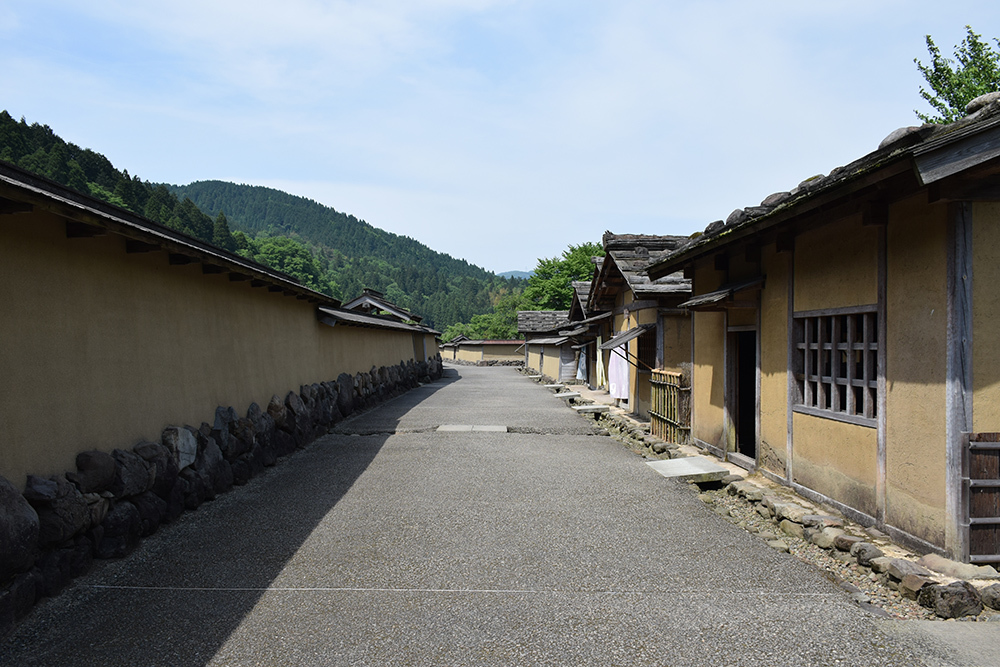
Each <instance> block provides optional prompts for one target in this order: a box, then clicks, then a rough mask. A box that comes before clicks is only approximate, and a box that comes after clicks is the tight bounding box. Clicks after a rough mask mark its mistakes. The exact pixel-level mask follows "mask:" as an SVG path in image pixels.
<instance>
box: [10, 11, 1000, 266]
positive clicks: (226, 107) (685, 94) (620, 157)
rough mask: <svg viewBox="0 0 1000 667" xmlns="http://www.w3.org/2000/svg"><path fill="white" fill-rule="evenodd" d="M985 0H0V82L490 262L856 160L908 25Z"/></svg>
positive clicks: (134, 162) (900, 120) (251, 178)
mask: <svg viewBox="0 0 1000 667" xmlns="http://www.w3.org/2000/svg"><path fill="white" fill-rule="evenodd" d="M998 18H1000V8H998V9H994V8H993V6H992V5H987V4H986V3H983V4H982V5H978V6H975V7H968V6H966V7H962V8H952V7H950V6H948V5H945V4H941V3H937V4H934V3H930V2H912V1H911V2H903V0H892V1H882V2H861V1H859V0H847V1H845V2H840V3H804V2H801V1H796V2H792V1H790V0H788V1H786V0H771V1H765V2H755V3H748V2H745V1H736V0H706V1H705V2H699V3H691V2H654V1H652V0H624V1H622V2H616V3H606V2H587V1H579V0H578V1H576V2H570V1H569V0H549V1H546V2H538V1H531V0H506V1H504V0H475V1H474V0H413V1H412V2H403V1H396V2H389V1H388V0H370V1H368V2H347V1H344V0H337V1H327V2H320V1H318V0H290V1H289V2H285V3H280V4H276V5H263V6H261V5H253V4H250V5H248V4H246V3H242V2H241V3H237V2H235V1H231V0H220V1H209V2H206V1H205V0H200V1H199V2H195V1H194V0H174V1H172V2H170V3H166V2H163V1H162V0H155V1H153V2H140V3H137V2H132V1H129V2H126V1H125V0H105V1H103V2H96V3H95V2H83V1H80V0H64V1H57V0H31V2H28V1H27V0H11V1H10V2H9V3H6V4H5V6H4V8H3V9H0V31H2V32H3V34H5V35H7V36H9V37H10V39H6V40H3V41H4V42H6V43H7V44H8V46H7V47H5V46H4V44H3V43H0V84H2V85H3V89H4V91H5V93H6V95H5V97H6V99H5V104H8V105H10V106H9V107H8V110H10V111H11V113H12V114H14V115H15V116H17V115H20V114H25V115H27V116H28V117H29V120H32V121H38V122H42V123H47V124H49V125H51V126H52V127H53V129H54V130H55V131H56V132H57V133H59V134H61V135H62V136H64V137H65V138H67V139H68V140H70V141H74V142H77V143H80V144H82V145H88V146H90V147H92V148H94V149H95V150H98V151H100V152H103V153H105V154H106V155H108V157H109V158H111V159H112V160H114V161H115V162H116V164H118V166H119V167H124V168H128V169H129V171H130V172H132V173H137V174H139V175H140V176H142V177H144V178H149V179H152V180H167V181H172V182H187V181H191V180H198V179H206V178H226V177H228V178H231V179H232V180H235V181H238V182H250V183H258V184H278V183H284V184H286V186H287V187H285V188H284V189H288V190H289V191H290V192H293V193H295V194H302V195H305V196H310V197H312V198H314V199H317V200H319V201H322V202H323V203H326V204H329V205H332V206H334V207H335V208H337V209H338V210H343V211H346V212H350V213H353V214H355V215H356V216H358V217H360V218H365V219H367V220H368V221H369V222H371V223H372V224H375V225H377V226H381V227H384V228H386V229H389V230H392V231H396V232H399V233H405V234H408V235H410V236H413V237H415V238H418V239H419V240H421V241H424V242H425V243H428V244H429V245H431V246H432V247H434V248H435V249H439V250H444V251H448V252H451V253H452V254H456V255H461V256H463V257H466V258H467V259H469V260H470V261H474V262H477V263H480V264H485V265H487V266H488V267H489V268H492V269H495V270H505V269H511V268H530V267H531V266H532V265H533V264H534V260H535V259H536V258H537V257H541V256H554V255H556V254H558V253H559V252H560V251H561V250H562V249H563V248H565V246H566V245H568V244H569V243H579V242H582V241H585V240H597V239H599V237H600V234H601V232H603V231H604V229H607V228H610V229H613V230H614V231H618V232H640V231H641V232H647V233H689V232H691V231H695V230H696V229H700V228H702V227H704V225H705V224H707V223H708V222H710V221H711V220H714V219H717V218H722V217H725V216H726V215H728V213H729V211H730V210H732V209H733V208H735V207H737V206H746V205H752V204H755V203H757V202H759V201H760V200H761V199H762V198H763V197H765V196H766V195H768V194H770V193H771V192H773V191H776V190H783V189H788V188H791V187H794V185H796V184H797V183H798V182H799V181H801V180H802V179H803V178H805V177H807V176H811V175H813V174H815V173H818V172H821V171H822V172H828V171H829V170H830V169H832V168H833V167H835V166H838V165H840V164H843V163H846V162H848V161H850V160H852V159H854V158H857V157H860V156H861V155H862V154H864V153H866V152H868V151H870V150H872V149H874V148H875V146H876V145H877V144H878V142H879V140H881V138H882V137H884V136H885V135H886V134H888V133H889V132H890V131H891V130H893V129H895V128H896V127H898V126H900V125H906V124H912V123H914V122H916V119H915V117H914V116H913V113H912V109H913V108H916V107H918V106H920V100H919V98H918V96H917V92H916V91H917V86H918V85H919V83H920V80H919V75H917V73H916V70H915V68H914V66H913V63H912V59H913V57H915V56H916V57H920V56H922V55H925V53H926V51H925V50H924V46H923V36H924V34H926V33H928V32H929V33H932V34H934V35H935V36H936V38H938V35H940V37H939V38H938V39H937V41H938V44H939V45H941V46H942V48H943V49H945V50H949V49H950V46H951V45H952V44H954V43H956V42H958V41H959V40H960V39H961V38H962V36H963V32H964V31H963V28H962V26H964V24H965V23H972V24H973V25H974V26H975V27H977V28H978V29H979V30H980V31H981V32H984V33H985V34H990V33H989V32H988V31H989V29H990V26H995V25H997V24H998V22H997V19H998ZM62 21H66V22H67V23H65V24H63V23H62ZM42 29H44V30H45V31H46V33H47V34H48V35H49V36H50V38H49V39H47V40H38V39H37V38H35V34H37V32H38V31H40V30H42ZM15 48H16V50H12V49H15ZM487 227H495V228H498V229H502V230H504V233H503V234H500V235H497V234H491V235H489V236H488V237H487V236H486V235H478V234H477V233H476V232H477V231H478V230H480V229H485V228H487ZM457 229H462V230H463V233H461V234H458V233H456V230H457ZM487 238H488V239H489V241H486V240H485V239H487ZM497 238H500V240H495V239H497Z"/></svg>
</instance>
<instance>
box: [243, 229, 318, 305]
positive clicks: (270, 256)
mask: <svg viewBox="0 0 1000 667" xmlns="http://www.w3.org/2000/svg"><path fill="white" fill-rule="evenodd" d="M258 241H259V244H260V246H259V251H258V253H257V254H256V255H254V258H253V259H254V261H256V262H259V263H261V264H263V265H265V266H270V267H271V268H272V269H275V270H277V271H281V272H282V273H286V274H288V275H289V276H291V277H293V278H295V279H296V280H297V281H299V283H301V284H302V285H305V286H306V287H308V288H310V289H314V290H316V291H317V292H323V293H324V294H329V295H331V296H332V291H333V290H332V286H331V285H330V284H329V283H328V282H325V281H324V276H323V267H322V266H320V264H319V262H318V261H316V258H315V257H314V256H313V254H312V253H311V252H309V248H307V247H306V246H304V245H302V244H301V243H299V242H298V241H296V240H295V239H292V238H289V237H287V236H269V237H264V238H261V239H258Z"/></svg>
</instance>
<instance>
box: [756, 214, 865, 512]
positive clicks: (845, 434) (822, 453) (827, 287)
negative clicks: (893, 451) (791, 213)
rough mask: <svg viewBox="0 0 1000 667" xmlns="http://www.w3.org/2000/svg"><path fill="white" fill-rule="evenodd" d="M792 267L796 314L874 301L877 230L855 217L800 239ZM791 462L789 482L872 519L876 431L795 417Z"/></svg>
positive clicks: (797, 241)
mask: <svg viewBox="0 0 1000 667" xmlns="http://www.w3.org/2000/svg"><path fill="white" fill-rule="evenodd" d="M794 263H795V280H794V283H795V284H794V309H795V311H796V312H800V311H810V310H823V309H829V308H847V307H855V306H868V305H871V304H874V303H876V302H877V301H878V230H877V228H876V227H873V226H863V225H862V224H861V216H860V215H855V216H851V217H848V218H845V219H843V220H841V221H839V222H834V223H831V224H828V225H825V226H823V227H821V228H819V229H815V230H810V231H806V232H803V233H801V234H799V235H798V236H797V237H796V240H795V258H794ZM768 281H769V285H770V277H769V278H768ZM786 318H787V314H786ZM786 329H787V325H786ZM785 354H787V348H786V352H785ZM786 363H787V362H786ZM786 386H787V385H786ZM792 459H793V460H792V467H793V472H792V475H793V479H794V481H796V482H798V483H799V484H803V485H805V486H808V487H809V488H811V489H813V490H815V491H818V492H819V493H822V494H824V495H826V496H829V497H831V498H833V499H834V500H838V501H840V502H842V503H845V504H847V505H849V506H851V507H854V508H856V509H858V510H860V511H862V512H865V513H870V514H872V515H874V512H875V509H876V502H875V481H876V469H877V463H878V431H877V429H876V428H874V427H869V426H858V425H854V424H847V423H843V422H839V421H836V420H834V419H827V418H824V417H816V416H812V415H805V414H795V415H794V418H793V446H792Z"/></svg>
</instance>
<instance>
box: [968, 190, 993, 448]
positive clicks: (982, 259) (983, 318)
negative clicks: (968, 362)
mask: <svg viewBox="0 0 1000 667" xmlns="http://www.w3.org/2000/svg"><path fill="white" fill-rule="evenodd" d="M998 248H1000V204H987V203H983V204H974V205H973V208H972V304H973V310H972V312H973V317H972V388H973V400H972V423H973V428H972V430H973V431H975V432H977V433H984V432H988V433H994V432H998V431H1000V335H998V331H1000V288H998V286H1000V263H998V262H997V261H996V255H997V249H998Z"/></svg>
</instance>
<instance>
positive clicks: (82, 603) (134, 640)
mask: <svg viewBox="0 0 1000 667" xmlns="http://www.w3.org/2000/svg"><path fill="white" fill-rule="evenodd" d="M459 379H460V376H459V374H458V373H457V372H456V371H455V370H453V369H446V370H445V372H444V377H442V378H441V379H440V380H438V381H436V382H434V383H431V384H429V385H424V386H422V387H419V388H417V389H414V390H411V391H410V392H407V393H406V394H403V395H402V396H399V397H397V398H395V399H393V400H391V401H389V402H387V403H385V404H383V405H381V406H378V407H376V408H374V409H372V410H369V411H368V412H365V413H361V414H358V415H355V416H352V417H351V418H349V419H348V420H345V421H344V422H341V423H340V424H338V425H337V428H336V429H335V430H334V432H333V433H332V434H331V435H326V436H323V437H321V438H319V439H317V440H316V441H314V442H313V443H311V444H310V445H308V446H307V447H306V448H305V449H303V450H300V451H297V452H295V453H294V454H292V455H290V456H289V457H287V458H285V459H282V460H281V461H280V462H279V463H278V465H277V466H275V467H274V468H270V469H268V470H267V471H266V472H265V473H264V474H262V475H260V476H259V477H256V478H254V479H253V480H251V481H250V483H248V484H247V485H246V486H244V487H240V488H236V489H234V490H233V491H231V492H229V493H227V494H225V495H223V496H220V497H219V498H217V499H216V500H215V501H213V502H210V503H207V504H205V505H203V506H202V507H201V508H199V509H198V510H197V511H195V512H191V513H188V514H185V515H184V516H182V517H181V518H180V519H179V520H178V521H177V522H175V523H174V524H172V525H169V526H164V527H163V528H162V529H161V530H160V531H159V532H158V533H157V534H156V535H153V536H152V537H150V538H148V539H147V540H145V541H144V542H143V543H142V544H141V545H140V546H139V547H138V548H137V549H136V551H134V552H133V553H132V554H130V555H129V556H127V557H126V558H124V559H121V560H117V561H104V562H101V563H99V564H98V565H97V567H95V569H94V570H93V571H92V572H90V573H89V574H87V575H85V576H84V577H81V578H80V579H78V580H77V581H76V582H75V583H74V584H73V585H71V586H70V587H69V588H67V589H66V590H65V591H64V592H63V593H62V594H61V595H60V596H58V597H56V598H52V599H48V600H45V601H43V602H42V603H41V604H39V605H38V606H37V607H36V608H35V609H34V610H33V611H32V613H31V614H29V616H28V617H27V618H26V619H25V620H24V621H23V622H22V623H21V624H19V625H18V627H16V628H15V629H14V631H13V632H12V633H11V634H10V635H8V636H7V637H5V638H3V639H2V641H0V664H3V665H8V664H9V665H140V664H143V665H204V664H206V663H208V662H209V661H211V660H212V658H213V656H214V655H216V653H217V652H218V651H219V649H220V648H221V647H222V646H223V645H224V644H225V642H226V641H227V639H228V638H229V637H230V635H231V634H232V633H233V632H234V631H235V630H236V629H237V628H238V627H240V624H241V623H242V622H243V620H244V618H245V617H246V616H247V614H249V613H250V612H251V611H252V610H253V609H254V607H255V605H256V604H257V602H258V601H259V600H260V598H261V597H262V596H263V595H265V594H266V593H267V592H268V590H273V582H274V581H275V580H276V578H278V577H279V575H281V573H282V570H283V569H284V568H285V566H286V564H287V563H288V561H289V560H290V559H292V558H293V557H294V556H295V554H296V552H297V551H298V549H299V548H300V547H301V546H302V544H303V543H304V542H305V541H306V540H307V539H309V537H310V535H311V534H312V532H313V531H314V529H315V528H316V526H317V525H318V524H319V523H320V522H321V521H322V520H323V518H324V517H325V516H326V515H327V514H328V513H329V512H330V510H331V509H333V508H334V507H335V506H336V505H337V503H339V502H340V501H341V499H342V498H343V497H344V495H345V494H346V493H347V491H348V490H349V489H350V488H351V486H352V485H353V484H354V483H355V481H356V480H357V479H358V478H359V477H360V476H361V475H362V474H364V472H365V470H366V469H367V468H368V467H369V466H370V465H371V463H372V461H373V460H374V459H375V458H376V456H377V455H378V453H379V451H380V450H381V449H382V446H383V445H384V444H385V442H386V440H387V439H388V437H389V435H391V429H389V430H383V432H380V433H377V434H369V435H359V433H364V432H365V431H366V427H365V424H366V421H368V420H369V419H372V418H374V419H377V421H378V423H379V424H382V425H384V424H387V423H389V424H391V423H398V422H399V420H400V419H401V418H402V417H403V416H404V415H405V414H406V413H407V412H409V411H410V410H411V409H413V408H414V407H415V406H417V405H419V404H420V402H422V401H423V400H426V399H427V398H428V397H429V396H431V395H433V394H434V393H435V392H437V391H439V390H440V389H442V388H444V387H445V386H447V385H449V384H451V383H453V382H456V381H458V380H459ZM282 585H283V586H286V587H294V586H295V585H296V584H295V582H285V583H284V584H282ZM300 585H302V586H322V585H323V584H322V582H320V583H316V582H302V583H301V584H300ZM282 622H285V623H294V622H295V615H294V612H290V613H289V614H287V616H286V617H284V618H283V620H282ZM271 631H273V632H275V633H276V634H277V635H279V636H280V628H272V629H271Z"/></svg>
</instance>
